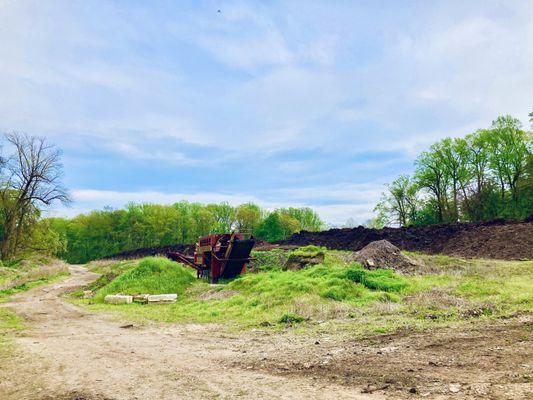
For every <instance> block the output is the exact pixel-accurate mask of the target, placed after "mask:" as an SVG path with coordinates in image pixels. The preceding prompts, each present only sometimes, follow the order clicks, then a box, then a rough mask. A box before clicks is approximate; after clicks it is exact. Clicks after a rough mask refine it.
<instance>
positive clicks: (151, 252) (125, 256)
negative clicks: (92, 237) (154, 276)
mask: <svg viewBox="0 0 533 400" xmlns="http://www.w3.org/2000/svg"><path fill="white" fill-rule="evenodd" d="M176 251H177V252H180V253H184V254H188V255H192V254H193V252H194V245H189V244H176V245H172V246H161V247H146V248H144V249H135V250H128V251H122V252H120V253H116V254H113V255H110V256H106V257H102V260H129V259H136V258H142V257H151V256H165V255H167V254H168V253H170V252H176Z"/></svg>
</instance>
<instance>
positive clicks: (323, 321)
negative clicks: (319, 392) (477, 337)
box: [80, 248, 533, 334]
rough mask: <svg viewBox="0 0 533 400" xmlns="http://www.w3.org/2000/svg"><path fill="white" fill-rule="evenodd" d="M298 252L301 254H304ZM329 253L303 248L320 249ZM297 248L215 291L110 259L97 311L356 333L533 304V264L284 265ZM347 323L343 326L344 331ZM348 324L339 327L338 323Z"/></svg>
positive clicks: (337, 256)
mask: <svg viewBox="0 0 533 400" xmlns="http://www.w3.org/2000/svg"><path fill="white" fill-rule="evenodd" d="M296 251H298V250H296ZM315 251H324V250H323V249H320V248H318V249H316V248H315V249H312V248H311V249H309V248H306V249H303V252H306V253H313V252H315ZM293 252H294V251H291V250H282V249H274V250H271V251H264V252H257V253H261V254H260V257H257V258H256V259H257V260H258V262H257V263H256V265H255V266H254V267H255V268H254V272H251V273H247V274H245V275H242V276H240V277H238V278H236V279H234V280H232V281H228V282H220V284H219V285H216V286H215V287H213V286H211V285H209V284H208V283H207V282H206V281H205V280H197V279H195V277H194V270H192V269H190V268H187V267H183V266H180V265H179V264H176V263H173V262H171V261H169V260H167V259H160V258H148V259H143V260H141V261H128V262H106V263H100V264H98V265H97V266H95V268H94V270H95V271H98V272H100V273H102V274H106V276H107V277H113V276H116V277H114V279H113V280H112V281H111V282H105V279H107V278H105V279H103V280H102V282H100V283H104V286H103V287H101V288H99V289H97V290H98V291H97V301H96V302H94V300H88V299H86V300H80V301H82V302H86V303H88V304H91V307H93V308H95V309H102V310H110V309H112V310H114V311H117V312H120V313H123V314H124V315H125V316H127V318H129V319H130V320H134V321H145V320H152V321H167V322H176V321H182V322H194V323H198V322H215V323H229V324H230V325H233V326H235V327H236V328H238V329H241V328H243V327H252V326H260V327H268V326H272V327H280V328H286V327H288V326H291V327H292V328H294V329H298V330H302V329H307V328H308V327H310V326H313V325H317V326H318V327H317V329H323V330H325V331H327V330H328V329H332V327H333V325H329V321H335V323H336V325H335V329H337V328H338V327H341V326H342V327H344V328H346V329H348V330H350V332H351V333H352V334H365V333H368V332H370V333H373V332H374V333H375V332H377V333H385V332H392V331H394V330H395V329H419V328H424V327H429V326H434V324H437V323H439V324H440V323H442V324H448V323H456V322H459V321H464V320H469V319H471V318H496V317H499V316H506V315H513V314H514V313H517V312H524V311H526V312H531V310H532V307H533V302H532V300H531V299H533V285H532V284H531V282H533V280H532V279H531V277H532V276H533V261H523V262H508V261H488V260H460V259H451V258H450V259H448V258H447V259H445V260H443V259H442V257H440V256H424V257H423V259H421V256H417V255H412V257H413V258H415V259H416V260H417V261H423V264H424V268H421V272H420V273H417V274H410V275H400V274H398V273H396V272H395V271H393V270H382V269H375V270H366V269H363V268H362V266H361V265H360V264H358V263H354V262H353V261H352V260H353V258H351V257H350V256H351V254H343V253H340V252H337V251H329V250H328V251H325V257H324V261H323V262H322V263H321V264H318V265H313V266H309V267H306V268H304V269H301V270H283V269H282V264H283V262H284V259H286V257H288V256H289V255H290V254H292V253H293ZM119 292H120V293H127V294H137V293H162V292H167V293H178V294H179V295H180V296H179V298H178V301H177V302H176V303H173V304H167V305H161V306H157V307H151V306H145V305H139V304H131V305H109V304H102V303H103V302H102V300H103V297H104V296H105V295H106V294H114V293H119ZM344 328H343V329H344ZM339 329H340V328H339Z"/></svg>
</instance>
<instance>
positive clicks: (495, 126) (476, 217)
mask: <svg viewBox="0 0 533 400" xmlns="http://www.w3.org/2000/svg"><path fill="white" fill-rule="evenodd" d="M529 116H530V118H531V121H532V123H533V112H532V113H531V114H529ZM532 143H533V142H532V133H531V132H527V131H525V130H524V129H522V125H521V123H520V121H519V120H518V119H516V118H513V117H511V116H500V117H498V118H497V119H496V120H495V121H493V122H492V124H491V126H490V127H489V128H487V129H479V130H478V131H476V132H474V133H472V134H469V135H466V137H459V138H450V137H447V138H444V139H442V140H439V141H438V142H436V143H434V144H433V145H432V146H431V147H430V148H429V149H428V150H426V151H423V152H422V153H421V154H420V155H419V156H418V157H417V159H416V161H415V168H414V174H413V175H412V176H409V175H406V174H402V175H400V176H399V177H398V178H396V179H395V180H394V181H392V182H391V183H390V184H388V185H387V191H386V192H385V193H383V194H382V197H381V199H380V201H379V202H378V204H377V205H376V208H375V211H376V212H377V213H378V214H377V217H376V219H375V220H373V221H372V224H374V225H377V226H383V225H389V224H395V225H399V226H409V225H426V224H436V223H449V222H457V221H482V220H490V219H495V218H506V219H523V218H526V217H528V216H530V215H531V214H533V156H532V147H533V146H532Z"/></svg>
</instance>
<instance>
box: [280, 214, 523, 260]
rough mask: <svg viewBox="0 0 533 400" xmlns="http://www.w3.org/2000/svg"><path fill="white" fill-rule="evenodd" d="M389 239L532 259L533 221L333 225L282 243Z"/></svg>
mask: <svg viewBox="0 0 533 400" xmlns="http://www.w3.org/2000/svg"><path fill="white" fill-rule="evenodd" d="M378 240H387V241H389V242H390V243H392V244H394V245H395V246H397V247H399V248H400V249H401V250H410V251H420V252H424V253H429V254H447V255H454V256H459V257H477V258H495V259H502V260H522V259H533V221H531V220H530V219H528V220H526V221H524V222H516V221H505V220H494V221H487V222H472V223H453V224H441V225H429V226H413V227H408V228H383V229H370V228H365V227H363V226H359V227H357V228H353V229H351V228H344V229H331V230H328V231H323V232H307V231H302V232H300V233H296V234H294V235H293V236H291V237H290V238H288V239H287V240H284V241H282V242H279V243H280V244H282V245H297V246H307V245H310V244H313V245H317V246H325V247H327V248H329V249H336V250H352V251H359V250H361V249H362V248H363V247H365V246H366V245H368V244H369V243H371V242H375V241H378Z"/></svg>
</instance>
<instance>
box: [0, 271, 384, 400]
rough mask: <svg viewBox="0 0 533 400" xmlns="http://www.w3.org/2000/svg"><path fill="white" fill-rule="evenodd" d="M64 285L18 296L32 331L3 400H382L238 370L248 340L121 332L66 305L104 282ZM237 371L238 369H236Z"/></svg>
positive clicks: (1, 392)
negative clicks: (72, 294) (71, 293)
mask: <svg viewBox="0 0 533 400" xmlns="http://www.w3.org/2000/svg"><path fill="white" fill-rule="evenodd" d="M70 272H71V274H72V275H71V276H70V277H69V278H68V279H66V280H65V281H63V282H62V283H58V284H52V285H47V286H42V287H38V288H35V289H33V290H30V291H28V292H26V293H23V294H19V295H17V296H14V297H13V299H12V300H11V302H10V303H7V306H8V307H11V308H13V309H14V310H15V311H16V312H17V313H18V314H19V315H21V316H23V317H24V319H25V321H26V325H27V327H28V329H27V330H26V331H25V332H24V334H23V336H20V337H18V338H17V339H16V344H17V345H18V346H17V348H18V350H17V358H16V360H13V361H11V362H7V364H4V365H2V366H1V367H0V368H2V371H1V373H0V377H2V378H4V379H3V380H2V381H0V398H1V399H5V400H7V399H13V400H15V399H16V400H23V399H54V400H55V399H65V400H66V399H69V400H74V399H77V400H78V399H79V400H81V399H84V400H85V399H116V400H119V399H124V400H126V399H128V400H131V399H143V400H149V399H154V400H155V399H157V400H164V399H211V398H213V399H214V398H216V399H234V398H243V399H301V398H315V399H335V400H338V399H368V398H372V399H380V398H382V397H380V396H374V395H373V396H371V397H369V396H368V395H365V394H361V392H360V390H358V389H357V388H354V387H351V388H350V387H346V386H342V385H340V384H335V383H332V384H330V383H325V382H324V381H322V380H318V379H316V377H301V376H290V377H287V376H283V375H282V374H279V373H269V372H267V371H257V370H253V369H247V368H251V367H242V368H240V367H238V366H235V363H238V361H239V358H240V357H241V354H245V353H244V352H246V350H243V347H246V346H248V345H250V346H253V343H252V342H251V341H249V340H248V339H242V338H239V337H238V336H236V337H229V336H226V335H224V334H222V333H219V332H217V331H216V327H213V326H207V327H206V326H200V325H198V326H192V325H178V326H164V327H159V326H157V327H156V326H149V327H140V328H137V327H133V328H121V326H123V325H124V324H125V322H121V321H116V320H113V319H111V318H109V317H108V316H106V315H102V314H93V313H89V312H87V311H85V310H83V309H81V308H79V307H76V306H74V305H72V304H70V303H68V302H65V301H64V300H62V299H61V298H60V295H61V294H62V293H64V292H65V291H68V290H69V289H70V290H71V289H72V288H74V287H78V286H81V285H84V284H87V283H88V282H90V281H92V280H94V279H96V278H97V277H98V276H97V275H96V274H93V273H91V272H88V271H87V270H86V269H85V268H83V267H80V266H71V267H70ZM231 364H233V365H234V366H233V367H230V365H231Z"/></svg>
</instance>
